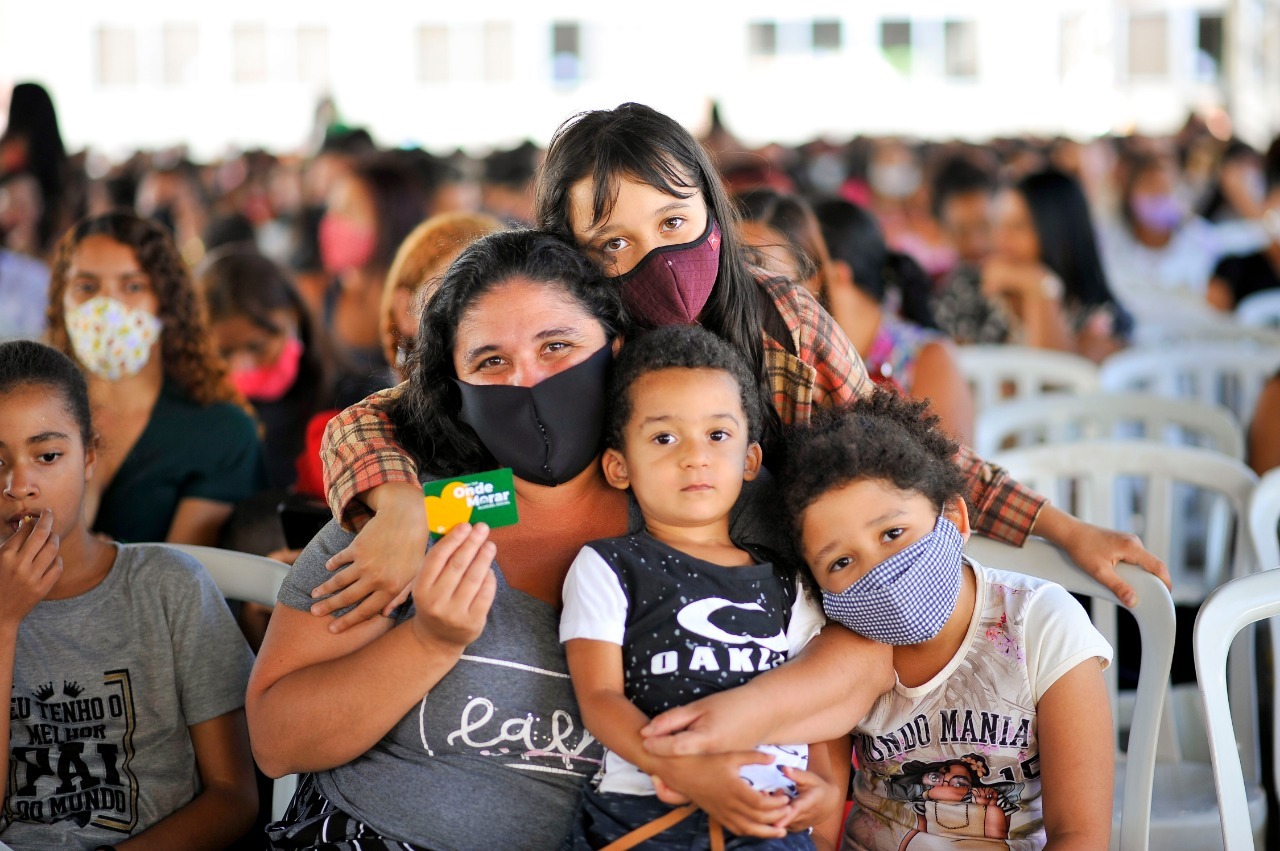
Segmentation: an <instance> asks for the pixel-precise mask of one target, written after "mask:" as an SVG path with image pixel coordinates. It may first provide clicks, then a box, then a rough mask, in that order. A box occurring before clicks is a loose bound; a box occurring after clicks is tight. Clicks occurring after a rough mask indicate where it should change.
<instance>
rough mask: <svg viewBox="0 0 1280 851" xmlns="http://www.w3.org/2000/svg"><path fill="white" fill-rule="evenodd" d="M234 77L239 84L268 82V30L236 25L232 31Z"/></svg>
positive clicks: (260, 26)
mask: <svg viewBox="0 0 1280 851" xmlns="http://www.w3.org/2000/svg"><path fill="white" fill-rule="evenodd" d="M231 51H232V57H231V59H232V64H231V68H232V77H233V79H235V81H236V82H237V83H265V82H266V81H267V28H266V25H264V24H236V26H235V28H234V29H233V30H232V31H231Z"/></svg>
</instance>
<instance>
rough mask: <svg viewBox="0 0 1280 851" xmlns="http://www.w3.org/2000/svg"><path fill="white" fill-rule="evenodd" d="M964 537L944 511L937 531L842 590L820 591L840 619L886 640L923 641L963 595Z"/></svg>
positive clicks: (936, 630)
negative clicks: (961, 576)
mask: <svg viewBox="0 0 1280 851" xmlns="http://www.w3.org/2000/svg"><path fill="white" fill-rule="evenodd" d="M963 547H964V538H962V537H961V535H960V530H959V529H957V528H956V525H955V524H954V523H952V522H951V521H950V520H948V519H947V518H946V517H943V516H941V515H939V516H938V522H937V523H935V524H934V526H933V531H932V532H930V533H929V534H927V535H925V536H924V537H923V538H921V539H920V540H918V541H916V542H915V543H914V544H911V545H910V546H909V547H907V548H906V549H903V550H901V551H900V552H898V553H897V554H895V555H891V556H889V557H888V558H887V559H885V560H884V561H882V562H880V563H879V564H877V565H876V566H875V567H873V568H871V570H870V572H868V573H867V575H866V576H864V577H862V578H861V579H859V580H858V581H857V582H855V583H853V584H852V585H850V586H849V587H848V588H846V589H844V590H843V591H841V592H840V593H838V594H831V593H828V592H826V591H823V592H822V608H823V610H824V611H826V613H827V617H829V618H831V619H832V620H833V621H835V622H836V623H840V624H843V625H845V626H847V627H848V628H849V629H851V630H853V631H854V632H856V633H858V634H859V635H865V636H866V637H867V638H870V639H873V640H875V641H879V642H880V643H882V644H920V643H921V642H923V641H928V640H929V639H930V638H933V637H934V636H935V635H937V634H938V633H939V632H941V631H942V627H943V625H944V624H946V622H947V619H948V618H949V617H951V612H952V611H953V610H954V609H955V606H956V600H957V599H959V597H960V552H961V550H962V549H963Z"/></svg>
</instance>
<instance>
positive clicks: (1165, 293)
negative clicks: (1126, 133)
mask: <svg viewBox="0 0 1280 851" xmlns="http://www.w3.org/2000/svg"><path fill="white" fill-rule="evenodd" d="M1119 173H1120V193H1119V195H1120V197H1119V208H1118V209H1117V210H1116V215H1115V216H1114V218H1112V219H1111V220H1108V221H1104V222H1103V223H1102V227H1101V228H1100V229H1099V231H1098V239H1099V244H1100V246H1101V248H1102V259H1103V263H1104V264H1105V268H1106V271H1107V278H1108V280H1109V281H1110V283H1111V287H1112V291H1113V292H1114V293H1115V295H1116V297H1117V298H1118V299H1120V300H1121V301H1122V302H1123V303H1124V305H1125V306H1126V307H1127V308H1129V309H1130V310H1132V311H1133V312H1134V314H1135V315H1136V316H1137V317H1138V321H1139V322H1140V323H1141V322H1150V323H1152V324H1157V323H1173V322H1179V323H1184V324H1185V322H1187V321H1192V322H1199V321H1202V320H1203V319H1204V318H1205V317H1206V315H1211V314H1212V311H1209V310H1206V309H1205V292H1206V290H1207V288H1208V285H1209V279H1210V277H1211V276H1212V274H1213V270H1214V267H1215V266H1216V265H1217V263H1218V261H1219V260H1220V259H1222V258H1223V257H1225V256H1228V255H1232V254H1248V253H1250V252H1253V251H1256V250H1258V249H1259V248H1260V247H1261V246H1262V245H1263V244H1264V243H1265V242H1266V237H1265V236H1264V235H1263V233H1262V227H1261V225H1260V224H1259V223H1258V222H1257V221H1256V220H1239V221H1225V222H1217V223H1210V222H1207V221H1205V220H1204V219H1202V218H1200V217H1199V216H1197V215H1194V214H1193V213H1192V212H1191V210H1190V209H1189V208H1188V206H1187V204H1186V202H1185V201H1184V200H1183V199H1182V198H1180V197H1179V196H1178V194H1177V187H1178V185H1179V183H1180V182H1181V180H1180V175H1179V171H1178V165H1177V163H1176V161H1175V160H1174V159H1173V158H1172V157H1171V156H1169V155H1167V154H1165V153H1162V152H1160V151H1152V150H1142V149H1135V150H1133V151H1131V152H1129V153H1128V154H1126V155H1125V156H1124V157H1123V158H1122V159H1121V162H1120V168H1119ZM1223 176H1224V177H1226V176H1227V175H1226V174H1224V175H1223ZM1235 177H1236V178H1237V179H1239V175H1238V174H1236V175H1235Z"/></svg>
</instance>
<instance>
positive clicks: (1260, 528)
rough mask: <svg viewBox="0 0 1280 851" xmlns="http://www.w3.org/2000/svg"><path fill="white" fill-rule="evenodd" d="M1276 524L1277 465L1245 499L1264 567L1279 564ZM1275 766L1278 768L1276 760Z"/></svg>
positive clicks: (1279, 510)
mask: <svg viewBox="0 0 1280 851" xmlns="http://www.w3.org/2000/svg"><path fill="white" fill-rule="evenodd" d="M1278 527H1280V467H1277V468H1276V469H1274V470H1268V471H1267V472H1266V473H1264V474H1263V476H1262V478H1261V479H1259V480H1258V485H1257V487H1255V488H1254V489H1253V498H1252V499H1250V500H1249V536H1250V537H1251V538H1253V550H1254V552H1255V553H1257V556H1258V565H1259V567H1262V568H1264V569H1266V570H1270V569H1271V568H1273V567H1276V566H1277V565H1280V538H1277V531H1276V530H1277V528H1278ZM1277 658H1280V657H1277ZM1278 705H1280V704H1278ZM1276 765H1277V767H1280V763H1277V764H1276Z"/></svg>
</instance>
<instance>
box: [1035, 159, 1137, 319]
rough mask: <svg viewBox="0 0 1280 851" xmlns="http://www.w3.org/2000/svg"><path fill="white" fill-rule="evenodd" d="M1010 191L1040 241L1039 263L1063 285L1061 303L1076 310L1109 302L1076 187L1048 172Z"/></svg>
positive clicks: (1080, 193) (1086, 213)
mask: <svg viewBox="0 0 1280 851" xmlns="http://www.w3.org/2000/svg"><path fill="white" fill-rule="evenodd" d="M1013 189H1014V191H1016V192H1017V193H1018V194H1019V195H1021V196H1022V198H1023V200H1024V201H1026V202H1027V209H1028V210H1030V211H1031V221H1032V223H1033V224H1034V226H1035V229H1036V238H1037V239H1038V240H1039V241H1040V262H1041V263H1043V264H1044V265H1046V266H1048V267H1049V268H1050V269H1051V270H1052V271H1053V272H1054V274H1056V275H1057V276H1058V277H1059V278H1061V279H1062V283H1063V284H1064V285H1065V292H1064V295H1063V298H1064V300H1065V301H1066V302H1067V303H1068V304H1071V305H1074V306H1077V307H1097V306H1100V305H1104V304H1107V303H1108V302H1114V301H1115V296H1113V295H1112V293H1111V287H1109V286H1108V285H1107V276H1106V273H1104V272H1103V271H1102V260H1101V258H1100V257H1099V255H1098V243H1097V241H1096V239H1095V237H1094V230H1093V220H1092V219H1091V218H1090V215H1089V202H1088V201H1086V200H1085V197H1084V191H1083V190H1082V189H1081V188H1080V184H1079V183H1077V182H1076V180H1075V179H1074V178H1072V177H1070V176H1068V175H1066V174H1064V173H1062V172H1061V171H1058V170H1057V169H1053V168H1049V169H1045V170H1043V171H1037V172H1034V173H1032V174H1029V175H1027V176H1026V177H1024V178H1022V179H1021V180H1019V181H1018V182H1017V183H1015V184H1014V185H1013Z"/></svg>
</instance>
